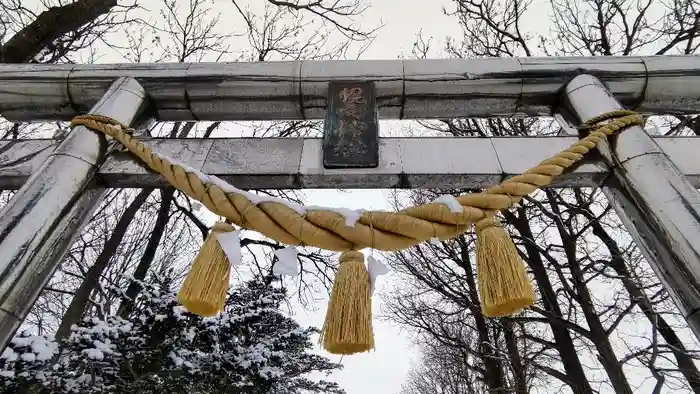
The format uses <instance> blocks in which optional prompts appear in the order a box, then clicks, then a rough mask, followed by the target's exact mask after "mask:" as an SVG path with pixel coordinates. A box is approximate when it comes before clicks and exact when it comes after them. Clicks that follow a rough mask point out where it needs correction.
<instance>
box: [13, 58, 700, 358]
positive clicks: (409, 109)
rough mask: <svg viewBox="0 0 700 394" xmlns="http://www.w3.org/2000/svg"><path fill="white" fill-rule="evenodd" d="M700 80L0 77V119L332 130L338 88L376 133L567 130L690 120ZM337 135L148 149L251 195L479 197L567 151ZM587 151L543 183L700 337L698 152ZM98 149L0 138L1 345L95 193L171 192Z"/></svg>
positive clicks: (177, 70) (685, 73)
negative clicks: (638, 269) (607, 235)
mask: <svg viewBox="0 0 700 394" xmlns="http://www.w3.org/2000/svg"><path fill="white" fill-rule="evenodd" d="M699 70H700V57H698V56H663V57H661V56H656V57H594V58H573V57H571V58H508V59H442V60H373V61H297V62H265V63H197V64H181V63H178V64H162V63H160V64H118V65H35V64H28V65H15V64H12V65H7V64H0V114H2V116H3V117H5V118H6V119H8V120H10V121H16V122H26V121H49V120H70V119H72V118H73V117H75V116H78V115H81V114H85V113H90V114H96V115H104V116H109V117H111V118H113V119H116V120H118V121H120V122H122V123H124V124H127V125H131V126H132V127H134V128H139V127H144V125H146V124H147V123H149V122H151V121H154V120H159V121H225V120H304V119H321V118H324V117H326V120H327V124H333V122H337V121H338V119H336V118H334V117H333V116H326V115H327V109H328V108H331V107H333V106H334V105H335V102H334V99H333V97H336V96H337V95H334V94H335V93H337V90H336V89H337V88H338V86H342V85H343V84H345V86H346V88H347V87H348V86H349V87H350V88H351V89H361V91H362V93H363V94H366V96H365V98H366V99H367V100H366V101H365V102H366V103H369V104H368V105H369V106H370V108H369V112H367V111H365V112H364V113H363V116H365V118H363V121H366V122H365V123H366V124H376V116H377V115H376V114H377V113H378V116H379V117H381V118H384V119H436V118H442V119H444V118H457V117H511V116H552V115H554V116H555V118H556V119H557V120H558V121H559V122H560V124H561V125H562V126H563V130H564V134H566V133H567V132H568V133H577V130H576V127H575V126H576V125H580V124H581V123H582V122H583V121H586V120H589V119H591V118H595V117H597V116H599V115H601V114H605V113H608V112H611V111H615V110H620V109H624V108H633V109H634V110H636V111H638V112H639V113H642V114H676V115H680V114H696V113H700V71H699ZM338 84H340V85H338ZM359 91H360V90H358V92H359ZM334 92H335V93H334ZM331 93H334V94H331ZM372 107H373V108H372ZM346 109H347V108H346ZM372 129H373V130H372ZM332 130H333V128H328V131H327V132H326V133H325V134H324V139H313V138H284V139H252V138H236V139H182V140H178V139H174V140H173V139H168V140H148V139H146V140H147V141H148V142H149V143H150V144H151V145H152V146H154V147H155V148H154V149H158V151H159V152H160V153H163V154H165V155H167V156H171V157H177V158H178V159H179V160H180V161H182V162H184V163H186V164H187V165H188V166H190V167H192V168H194V169H195V170H197V171H201V172H203V173H207V174H213V175H216V176H218V177H220V178H222V179H224V180H226V181H229V182H231V183H232V184H235V185H237V186H238V187H241V188H253V189H257V188H420V187H451V188H484V187H487V186H491V185H494V184H497V183H499V182H501V181H502V180H504V179H506V178H509V177H511V176H513V175H517V174H521V173H523V172H524V171H526V170H527V169H528V168H530V167H532V166H533V165H535V164H537V163H538V162H539V161H541V160H542V159H544V158H546V157H548V156H552V155H553V154H555V153H557V152H559V151H560V150H562V149H564V148H565V147H567V146H569V145H571V144H572V143H573V142H575V141H576V140H577V139H578V136H577V135H570V136H567V135H560V136H556V137H530V138H523V137H508V138H382V139H379V138H378V136H377V134H376V127H375V128H372V127H370V128H369V129H367V130H369V131H367V130H365V131H366V132H360V133H359V134H355V135H350V136H344V135H341V134H337V133H335V134H334V133H333V132H332ZM372 131H373V132H372ZM339 146H342V149H335V148H338V147H339ZM597 148H598V151H599V153H600V154H599V155H598V156H597V157H588V158H587V159H586V160H585V161H584V162H583V163H582V164H580V165H577V166H576V167H575V168H573V169H572V170H571V171H568V172H567V173H565V174H563V175H561V176H560V177H558V178H557V181H556V182H555V183H554V184H552V185H550V187H601V188H602V190H603V192H604V193H605V195H606V196H607V198H608V199H609V201H610V203H611V204H612V206H613V207H614V209H615V211H616V212H617V214H618V216H619V217H620V218H621V220H622V221H623V223H624V224H625V226H626V228H627V229H628V231H629V232H630V234H631V236H632V237H633V239H634V240H635V241H636V243H637V244H638V245H639V247H640V249H641V250H642V252H643V254H644V256H645V257H646V259H647V260H648V261H649V263H650V265H651V266H652V267H653V268H654V270H655V271H656V273H657V275H658V277H659V279H660V280H661V282H662V283H663V285H664V287H665V288H666V289H667V291H668V292H669V293H670V294H671V296H672V298H673V300H674V301H675V303H676V304H677V306H678V308H679V309H680V311H681V312H682V313H683V315H684V316H685V318H686V320H687V322H688V324H689V326H690V327H691V328H692V330H693V331H694V333H695V335H696V336H698V337H700V313H698V311H699V310H700V193H699V192H698V191H697V190H696V187H698V186H700V160H694V158H695V157H694V156H696V155H697V154H698V152H700V139H698V138H696V137H659V136H650V135H649V134H648V133H647V132H646V131H645V130H644V129H643V128H641V127H639V126H634V127H630V128H627V129H625V130H624V131H622V132H621V133H620V134H619V135H616V136H614V137H613V138H611V140H610V141H609V142H601V143H599V144H598V146H597ZM107 150H108V146H107V144H106V142H105V139H104V138H103V137H101V136H99V135H98V134H96V133H94V132H92V131H90V130H88V129H86V128H85V127H83V126H78V127H76V128H75V129H74V130H73V131H72V132H71V133H69V134H68V135H67V136H66V137H65V138H63V139H61V140H13V141H1V142H0V152H2V155H0V188H2V189H19V190H18V192H17V194H16V195H15V196H14V197H13V198H12V200H11V201H10V202H9V203H8V204H7V205H6V206H5V207H4V208H3V210H2V212H1V213H0V346H1V347H2V348H4V347H5V346H6V344H7V343H8V341H9V340H10V338H11V337H12V335H13V334H14V332H15V331H16V330H17V328H18V327H19V325H20V324H21V322H22V321H23V320H24V319H25V317H26V316H27V314H28V312H29V310H30V308H31V307H32V305H33V304H34V302H35V301H36V299H37V297H38V296H39V293H40V292H41V291H42V290H43V288H44V287H45V285H46V284H47V282H48V281H49V279H50V277H51V275H52V274H53V273H54V271H55V269H56V268H57V266H58V265H59V263H60V262H61V260H62V258H63V257H64V255H65V254H66V253H67V251H68V249H69V247H70V245H71V243H72V242H73V240H74V238H75V236H76V235H77V234H78V233H79V231H80V229H81V227H82V225H83V224H84V223H85V221H86V220H88V219H89V217H90V216H91V213H92V211H93V209H94V208H95V207H96V206H97V205H98V204H99V202H100V199H101V197H102V195H103V194H104V190H105V188H109V187H162V186H164V185H166V183H165V181H164V180H163V179H162V178H161V177H159V176H154V175H153V174H152V173H150V172H148V171H146V170H145V169H143V168H142V166H140V165H138V164H137V163H136V162H135V161H133V160H132V159H130V158H129V157H128V156H126V155H124V154H122V153H109V154H107V153H108V152H107ZM224 158H225V160H224ZM435 158H439V160H436V159H435Z"/></svg>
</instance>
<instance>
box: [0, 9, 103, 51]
mask: <svg viewBox="0 0 700 394" xmlns="http://www.w3.org/2000/svg"><path fill="white" fill-rule="evenodd" d="M116 5H117V0H78V1H75V2H73V3H68V4H66V5H63V6H60V7H51V8H49V9H48V10H46V11H44V12H42V13H41V14H39V16H38V17H37V18H36V19H35V20H34V21H33V22H32V23H30V24H29V25H27V26H25V27H24V28H23V29H22V30H20V31H18V32H17V34H15V35H14V36H12V38H10V39H9V40H8V41H7V42H6V43H5V45H2V46H0V63H26V62H29V61H31V60H32V59H33V58H34V56H36V55H37V54H38V53H39V52H41V50H42V49H44V48H46V47H47V46H49V45H51V43H52V42H54V41H55V40H56V39H58V38H60V37H62V36H63V35H65V34H68V33H70V32H72V31H76V30H78V29H79V28H80V27H81V26H83V25H85V24H87V23H90V22H92V21H94V20H95V19H97V18H98V17H100V16H101V15H104V14H106V13H108V12H109V11H110V10H111V9H112V7H114V6H116Z"/></svg>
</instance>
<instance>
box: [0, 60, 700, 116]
mask: <svg viewBox="0 0 700 394" xmlns="http://www.w3.org/2000/svg"><path fill="white" fill-rule="evenodd" d="M698 70H700V57H698V56H647V57H639V56H625V57H612V56H605V57H603V56H601V57H566V58H557V57H548V58H536V57H533V58H492V59H411V60H401V59H395V60H313V61H284V62H282V61H279V62H262V63H245V62H238V63H152V64H148V63H141V64H89V65H88V64H77V65H43V64H0V86H2V89H0V115H2V116H4V117H5V118H7V119H9V120H11V121H31V120H70V119H71V118H72V117H74V116H76V115H80V114H85V113H86V112H87V111H88V109H89V108H91V107H92V106H93V105H94V104H95V103H96V102H97V101H98V100H99V99H100V98H101V97H102V94H103V93H104V92H105V91H106V90H107V88H108V87H109V86H110V84H111V83H112V82H113V81H114V80H115V79H116V78H118V77H123V76H129V77H133V78H135V79H137V80H138V82H139V83H140V84H141V85H142V86H143V87H144V89H145V90H146V92H147V93H148V96H149V99H150V100H152V104H153V106H154V108H155V110H156V117H157V119H158V120H161V121H181V120H182V121H184V120H279V119H289V120H291V119H297V120H300V119H321V118H323V116H324V115H325V111H326V105H327V103H326V101H327V91H328V82H330V81H338V80H344V81H353V80H354V81H373V82H374V83H375V86H376V97H377V106H378V110H379V115H380V117H381V118H384V119H387V118H393V119H416V118H451V117H464V116H512V115H514V114H521V115H527V116H535V115H551V113H552V110H553V108H552V105H556V104H557V103H558V102H559V100H558V98H559V95H560V92H561V88H562V87H563V86H564V85H565V84H566V83H568V82H569V81H570V80H571V79H572V78H574V77H575V76H577V75H580V74H584V73H587V74H591V75H594V76H596V77H598V78H599V79H600V80H602V81H603V82H605V83H606V84H607V85H608V87H609V89H610V91H611V92H612V93H613V94H614V95H615V97H616V98H617V99H618V101H620V102H621V103H622V104H623V105H629V106H631V107H634V108H636V109H637V110H638V111H640V112H643V113H696V112H697V110H698V107H700V72H699V71H698Z"/></svg>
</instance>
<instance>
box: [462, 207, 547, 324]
mask: <svg viewBox="0 0 700 394" xmlns="http://www.w3.org/2000/svg"><path fill="white" fill-rule="evenodd" d="M476 270H477V276H478V279H479V294H480V297H481V309H482V311H483V314H484V316H486V317H500V316H507V315H511V314H513V313H516V312H519V311H521V310H522V309H524V308H527V307H528V306H530V305H532V303H533V302H534V301H535V294H534V291H533V289H532V283H530V279H529V278H528V277H527V272H526V271H525V264H524V262H523V261H522V259H521V258H520V255H518V250H517V249H516V248H515V244H513V241H512V240H511V238H510V235H509V234H508V232H507V231H506V230H505V229H504V228H503V227H502V226H501V224H500V222H499V221H498V220H497V219H495V218H492V217H487V218H485V219H482V220H480V221H479V222H477V223H476Z"/></svg>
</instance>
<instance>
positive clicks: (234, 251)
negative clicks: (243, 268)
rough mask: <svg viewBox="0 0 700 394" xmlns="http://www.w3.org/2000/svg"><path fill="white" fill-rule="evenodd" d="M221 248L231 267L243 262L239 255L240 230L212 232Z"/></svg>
mask: <svg viewBox="0 0 700 394" xmlns="http://www.w3.org/2000/svg"><path fill="white" fill-rule="evenodd" d="M214 235H215V236H216V240H217V241H219V245H220V246H221V249H222V250H223V251H224V253H225V254H226V257H227V258H228V261H229V263H231V266H232V267H235V266H237V265H241V264H243V256H242V255H241V230H236V231H225V232H217V233H215V234H214Z"/></svg>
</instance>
